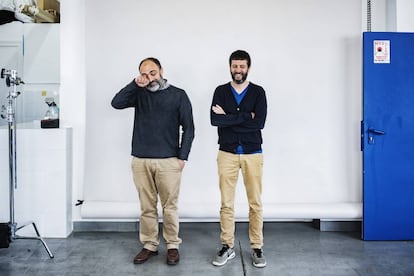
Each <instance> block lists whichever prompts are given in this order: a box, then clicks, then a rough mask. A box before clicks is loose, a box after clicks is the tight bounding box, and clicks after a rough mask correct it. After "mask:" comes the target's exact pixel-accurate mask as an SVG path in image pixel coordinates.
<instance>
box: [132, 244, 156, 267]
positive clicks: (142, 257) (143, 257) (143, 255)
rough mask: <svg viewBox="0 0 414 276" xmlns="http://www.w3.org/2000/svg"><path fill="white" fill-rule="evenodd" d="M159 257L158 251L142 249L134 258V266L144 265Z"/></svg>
mask: <svg viewBox="0 0 414 276" xmlns="http://www.w3.org/2000/svg"><path fill="white" fill-rule="evenodd" d="M155 255H158V251H151V250H148V249H146V248H142V250H141V252H139V253H138V255H136V256H135V258H134V264H142V263H145V262H146V261H148V259H149V258H150V257H152V256H155Z"/></svg>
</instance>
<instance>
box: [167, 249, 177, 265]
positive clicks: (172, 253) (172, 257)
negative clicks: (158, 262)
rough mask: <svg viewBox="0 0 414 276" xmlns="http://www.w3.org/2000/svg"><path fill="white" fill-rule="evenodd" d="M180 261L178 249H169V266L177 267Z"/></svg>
mask: <svg viewBox="0 0 414 276" xmlns="http://www.w3.org/2000/svg"><path fill="white" fill-rule="evenodd" d="M179 261H180V254H179V253H178V249H168V251H167V264H169V265H176V264H178V262H179Z"/></svg>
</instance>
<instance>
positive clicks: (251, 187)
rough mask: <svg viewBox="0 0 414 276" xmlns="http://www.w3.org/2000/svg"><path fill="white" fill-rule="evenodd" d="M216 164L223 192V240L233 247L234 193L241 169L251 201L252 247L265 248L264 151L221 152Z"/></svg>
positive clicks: (250, 230)
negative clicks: (262, 152) (263, 207)
mask: <svg viewBox="0 0 414 276" xmlns="http://www.w3.org/2000/svg"><path fill="white" fill-rule="evenodd" d="M217 164H218V173H219V185H220V192H221V208H220V227H221V234H220V239H221V243H222V244H227V245H229V246H230V247H234V232H235V224H234V196H235V190H236V184H237V180H238V176H239V170H241V172H242V175H243V181H244V186H245V188H246V193H247V200H248V203H249V239H250V246H251V248H262V246H263V211H262V201H261V194H262V173H263V154H261V153H258V154H233V153H228V152H224V151H219V153H218V156H217Z"/></svg>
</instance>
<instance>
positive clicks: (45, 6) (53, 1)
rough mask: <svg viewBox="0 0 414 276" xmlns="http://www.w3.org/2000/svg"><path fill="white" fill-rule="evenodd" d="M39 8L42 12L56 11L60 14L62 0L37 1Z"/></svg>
mask: <svg viewBox="0 0 414 276" xmlns="http://www.w3.org/2000/svg"><path fill="white" fill-rule="evenodd" d="M37 7H38V8H39V9H41V10H44V11H46V10H55V11H56V12H57V13H58V14H60V0H37Z"/></svg>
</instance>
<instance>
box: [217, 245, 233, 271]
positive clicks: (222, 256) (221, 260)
mask: <svg viewBox="0 0 414 276" xmlns="http://www.w3.org/2000/svg"><path fill="white" fill-rule="evenodd" d="M234 257H236V253H235V252H234V249H233V248H230V247H229V246H228V245H227V244H224V245H223V248H222V249H221V250H220V251H219V252H218V254H217V255H216V257H215V258H214V260H213V261H212V263H213V265H215V266H222V265H225V264H226V263H227V261H228V260H231V259H233V258H234Z"/></svg>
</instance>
